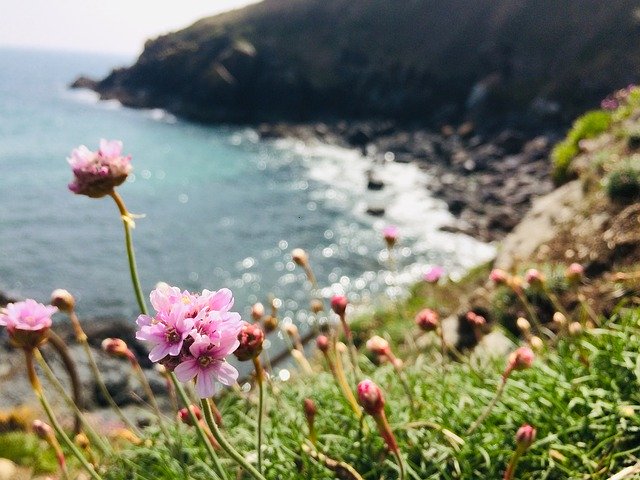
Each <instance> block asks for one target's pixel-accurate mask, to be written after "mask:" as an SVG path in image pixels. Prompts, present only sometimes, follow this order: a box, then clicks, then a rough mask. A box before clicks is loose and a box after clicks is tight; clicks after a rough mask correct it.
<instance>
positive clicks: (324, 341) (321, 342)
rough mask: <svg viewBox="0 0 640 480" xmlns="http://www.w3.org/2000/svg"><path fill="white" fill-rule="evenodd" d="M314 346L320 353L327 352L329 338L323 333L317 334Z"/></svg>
mask: <svg viewBox="0 0 640 480" xmlns="http://www.w3.org/2000/svg"><path fill="white" fill-rule="evenodd" d="M316 347H318V350H320V351H321V352H322V353H327V352H328V351H329V339H328V338H327V337H325V336H324V335H319V336H318V338H316Z"/></svg>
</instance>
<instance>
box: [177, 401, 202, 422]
mask: <svg viewBox="0 0 640 480" xmlns="http://www.w3.org/2000/svg"><path fill="white" fill-rule="evenodd" d="M191 411H192V412H193V414H194V415H195V417H196V419H197V420H198V421H200V420H202V418H203V417H202V411H201V410H200V408H199V407H198V406H197V405H191ZM177 416H178V420H179V421H181V422H182V423H184V424H185V425H190V426H192V427H193V422H192V421H191V415H189V410H187V408H186V407H185V408H181V409H180V410H178V415H177Z"/></svg>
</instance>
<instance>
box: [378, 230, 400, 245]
mask: <svg viewBox="0 0 640 480" xmlns="http://www.w3.org/2000/svg"><path fill="white" fill-rule="evenodd" d="M399 235H400V230H399V229H398V227H396V226H395V225H389V226H387V227H385V228H384V229H383V230H382V236H383V238H384V241H385V242H386V243H387V247H388V248H393V247H394V246H395V244H396V242H397V241H398V236H399Z"/></svg>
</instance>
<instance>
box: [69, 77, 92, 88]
mask: <svg viewBox="0 0 640 480" xmlns="http://www.w3.org/2000/svg"><path fill="white" fill-rule="evenodd" d="M97 86H98V82H97V81H96V80H93V79H92V78H89V77H85V76H84V75H82V76H80V77H78V78H76V79H75V80H74V81H73V83H72V84H71V85H69V87H70V88H86V89H89V90H95V89H96V88H97Z"/></svg>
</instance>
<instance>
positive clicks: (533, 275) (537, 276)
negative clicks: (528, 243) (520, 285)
mask: <svg viewBox="0 0 640 480" xmlns="http://www.w3.org/2000/svg"><path fill="white" fill-rule="evenodd" d="M524 280H525V281H526V282H527V283H528V284H529V285H531V286H532V287H537V286H540V285H542V284H543V283H544V275H542V273H540V271H539V270H536V269H535V268H530V269H529V270H527V273H525V274H524Z"/></svg>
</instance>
